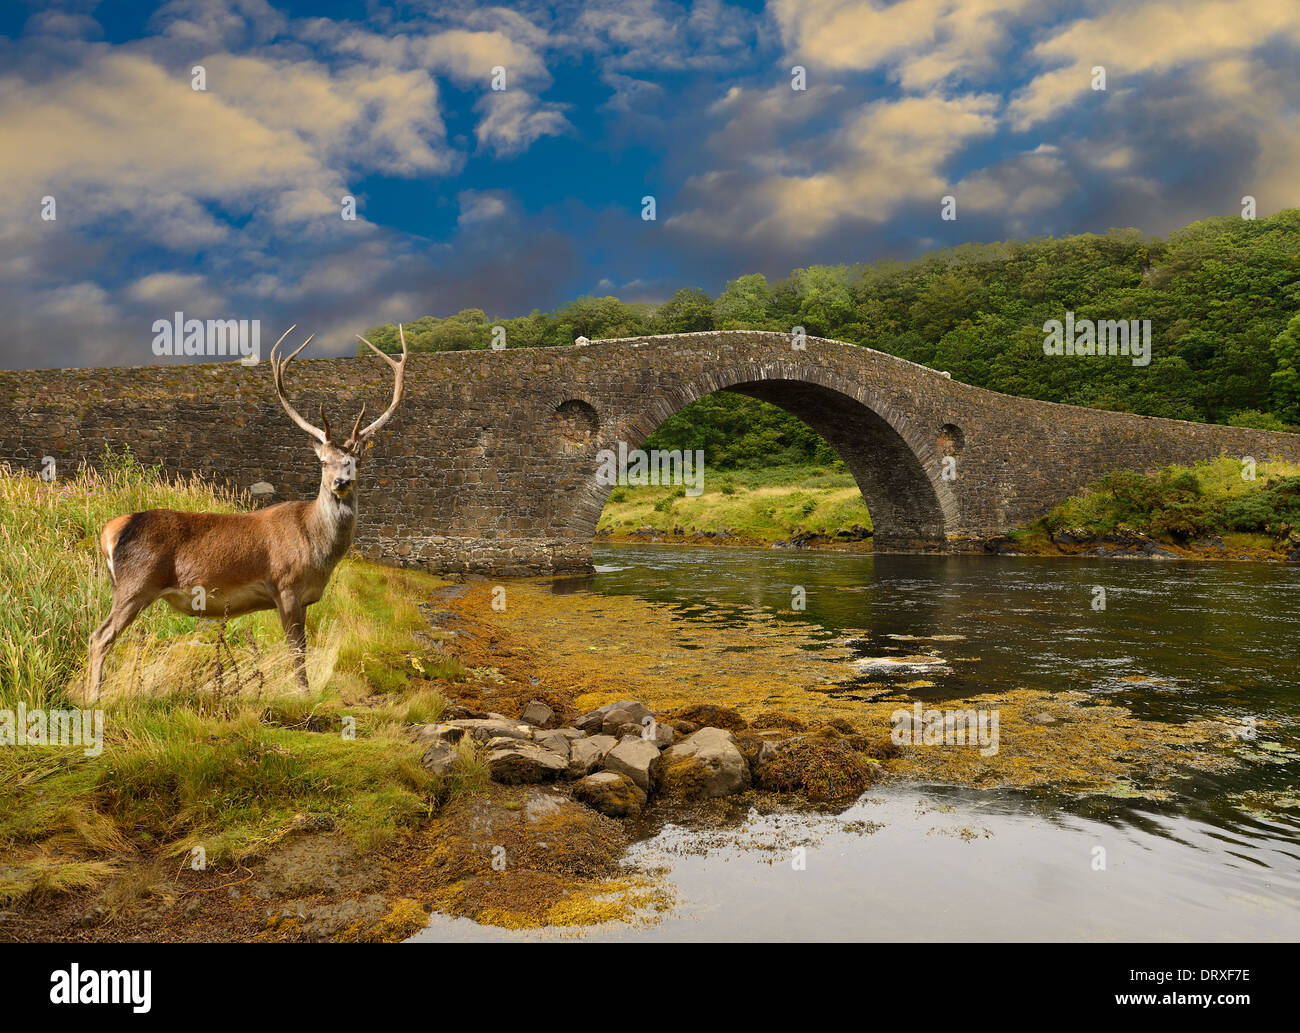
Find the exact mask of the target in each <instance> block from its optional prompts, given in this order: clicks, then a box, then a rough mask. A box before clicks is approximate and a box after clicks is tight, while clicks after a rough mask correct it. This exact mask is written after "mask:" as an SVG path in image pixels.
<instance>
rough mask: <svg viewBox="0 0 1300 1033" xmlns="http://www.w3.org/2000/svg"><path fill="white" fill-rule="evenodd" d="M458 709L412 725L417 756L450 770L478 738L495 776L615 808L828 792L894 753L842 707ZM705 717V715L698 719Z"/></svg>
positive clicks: (846, 790) (858, 787) (859, 786)
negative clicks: (747, 711)
mask: <svg viewBox="0 0 1300 1033" xmlns="http://www.w3.org/2000/svg"><path fill="white" fill-rule="evenodd" d="M452 710H453V711H454V712H455V715H456V716H454V717H453V718H452V719H451V720H448V721H444V722H439V723H436V724H425V725H417V726H413V727H412V728H411V729H410V734H411V737H412V739H413V740H414V741H415V742H417V743H420V744H421V745H425V744H427V749H426V750H425V753H424V756H423V758H422V763H423V765H424V767H425V768H426V769H427V770H428V771H429V772H430V773H432V774H434V775H436V776H438V777H440V778H444V777H447V776H449V775H451V774H452V773H453V772H454V771H455V769H456V767H457V766H458V765H460V764H462V763H463V762H464V760H465V754H464V744H466V743H473V744H475V747H476V749H477V750H478V753H479V756H480V757H481V759H482V761H483V762H484V763H485V764H486V765H487V768H488V771H489V772H490V774H491V777H492V779H493V781H495V782H499V783H502V784H505V785H521V784H537V783H543V782H555V783H563V782H568V783H571V784H572V786H571V788H572V793H573V796H574V797H575V798H576V799H578V800H580V801H581V802H583V803H585V804H587V805H589V806H591V807H593V808H594V809H595V810H597V811H599V812H601V813H602V814H605V815H607V816H609V817H615V818H626V817H637V816H639V815H640V814H641V813H642V811H643V810H644V809H645V807H646V806H647V805H648V804H649V802H650V800H651V798H652V797H655V796H658V795H662V796H664V797H667V798H670V799H674V800H678V801H694V800H702V799H717V798H720V797H726V796H732V795H735V794H737V793H741V792H744V791H746V790H748V789H750V788H751V787H753V788H755V789H760V790H766V791H769V792H780V793H796V794H798V795H800V796H802V797H804V798H806V799H808V800H809V801H812V802H822V801H827V800H833V799H838V798H845V797H851V796H854V795H856V794H857V793H860V792H861V791H862V790H863V789H865V788H866V787H867V786H868V785H870V784H871V782H872V781H873V780H874V778H875V776H876V773H877V772H878V770H879V769H880V764H881V761H882V760H883V759H885V758H887V757H889V756H893V755H895V754H897V752H898V749H897V747H896V746H894V744H893V743H892V742H891V741H890V740H889V739H888V738H886V737H881V738H878V739H875V740H873V739H871V738H869V737H868V736H865V735H861V734H859V733H858V732H856V731H855V730H854V728H853V727H852V726H851V725H849V724H848V722H846V721H844V720H843V719H836V720H835V721H832V722H831V723H830V724H827V725H823V726H821V727H819V728H816V729H810V728H809V727H808V725H807V724H806V723H805V722H803V721H802V720H800V719H799V718H798V717H795V716H794V715H789V714H780V713H777V712H771V713H768V714H764V715H760V717H759V718H757V719H756V722H755V725H751V724H750V723H749V722H748V721H746V720H745V718H744V717H742V716H741V715H740V713H739V712H737V711H735V710H732V709H730V708H727V707H720V706H714V705H710V704H701V705H699V706H696V707H693V708H691V709H690V710H688V711H686V712H684V713H675V714H671V715H656V714H655V713H653V712H652V711H651V710H650V709H649V708H648V707H647V706H645V704H643V703H641V702H639V701H636V700H620V701H617V702H614V703H607V704H605V705H604V706H602V707H598V708H597V709H595V710H592V711H590V712H588V713H585V714H582V715H579V716H576V717H573V718H572V720H571V721H568V722H566V721H564V720H563V719H562V718H561V717H560V715H558V714H557V713H556V712H555V711H554V710H552V709H551V707H550V706H549V705H547V704H546V703H544V702H543V701H541V700H533V701H531V702H530V703H529V704H528V706H527V707H525V708H524V710H523V713H522V714H521V716H520V718H519V719H518V720H513V719H511V718H508V717H506V716H504V715H502V714H499V713H490V712H482V711H475V710H472V709H470V708H466V707H460V706H457V707H453V708H452ZM701 722H703V723H701Z"/></svg>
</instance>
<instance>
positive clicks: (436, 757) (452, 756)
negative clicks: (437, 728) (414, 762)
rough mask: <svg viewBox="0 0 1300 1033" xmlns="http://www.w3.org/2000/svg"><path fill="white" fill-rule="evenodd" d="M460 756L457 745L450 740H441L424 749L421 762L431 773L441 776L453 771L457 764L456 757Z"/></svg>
mask: <svg viewBox="0 0 1300 1033" xmlns="http://www.w3.org/2000/svg"><path fill="white" fill-rule="evenodd" d="M459 756H460V754H459V752H458V751H457V750H456V747H455V746H453V745H452V744H451V743H449V742H441V741H439V742H435V743H434V744H433V745H432V746H430V747H429V748H428V749H427V750H425V751H424V756H423V757H421V758H420V763H421V764H423V765H424V769H425V770H426V771H427V772H429V774H431V775H438V776H439V777H441V776H443V775H447V774H449V773H450V772H451V769H452V768H453V767H454V766H455V764H456V758H457V757H459Z"/></svg>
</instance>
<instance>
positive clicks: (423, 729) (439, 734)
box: [406, 721, 465, 746]
mask: <svg viewBox="0 0 1300 1033" xmlns="http://www.w3.org/2000/svg"><path fill="white" fill-rule="evenodd" d="M406 732H407V734H408V735H409V736H410V737H411V741H412V742H414V743H415V744H416V745H418V746H427V745H429V744H430V743H435V742H446V743H458V742H460V740H461V739H462V737H464V735H465V729H463V728H457V727H456V726H455V725H451V724H447V723H446V722H445V721H444V722H438V723H435V724H428V725H409V726H408V727H407V729H406Z"/></svg>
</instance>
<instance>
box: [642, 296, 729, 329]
mask: <svg viewBox="0 0 1300 1033" xmlns="http://www.w3.org/2000/svg"><path fill="white" fill-rule="evenodd" d="M652 324H653V327H654V333H657V334H690V333H695V332H697V331H700V330H713V329H715V328H716V326H717V322H716V315H715V313H714V310H713V299H712V298H711V297H709V295H708V294H707V293H705V292H704V291H702V290H700V289H699V288H698V287H683V288H682V289H681V290H679V291H678V292H677V293H676V294H674V295H673V296H672V297H671V298H669V299H668V300H667V301H665V302H664V303H663V304H662V305H660V306H659V309H658V311H656V312H655V314H654V318H653V320H652Z"/></svg>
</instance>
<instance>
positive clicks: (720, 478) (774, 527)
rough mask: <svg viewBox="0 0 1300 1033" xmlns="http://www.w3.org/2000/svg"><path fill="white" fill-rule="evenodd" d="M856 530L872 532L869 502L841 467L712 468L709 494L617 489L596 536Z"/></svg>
mask: <svg viewBox="0 0 1300 1033" xmlns="http://www.w3.org/2000/svg"><path fill="white" fill-rule="evenodd" d="M855 526H858V527H861V528H865V529H867V530H870V529H871V517H870V515H869V514H868V513H867V506H866V503H865V502H863V500H862V494H861V492H859V491H858V487H857V485H856V484H855V483H854V481H853V476H852V475H851V474H850V473H849V472H848V471H847V470H845V469H844V465H843V464H842V463H836V464H833V465H830V466H812V465H805V466H773V467H769V468H767V469H762V470H728V471H721V470H712V469H706V470H705V474H704V491H703V493H702V494H700V495H698V496H690V495H687V494H686V489H685V488H684V487H681V486H680V485H678V486H670V485H647V486H643V487H634V486H628V487H616V488H615V489H614V490H613V491H612V492H611V493H610V496H609V500H608V501H607V502H606V503H605V510H604V512H603V513H602V514H601V517H600V523H599V525H598V527H597V533H599V534H603V535H607V536H608V539H607V540H615V541H619V540H626V539H628V538H629V537H630V536H632V535H634V534H635V533H636V532H637V531H640V530H641V529H643V528H653V529H654V530H655V531H656V532H658V533H660V534H662V535H665V536H671V535H674V534H676V535H686V536H689V535H705V534H707V535H712V536H717V535H726V536H727V538H726V539H723V540H727V541H732V542H734V543H736V544H754V545H762V544H770V543H772V542H777V541H783V540H788V539H789V538H791V537H792V536H793V535H795V534H797V533H800V532H808V533H816V534H825V535H828V536H834V534H835V533H836V532H837V531H841V530H843V531H850V530H852V529H853V528H854V527H855Z"/></svg>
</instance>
